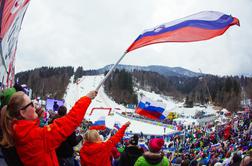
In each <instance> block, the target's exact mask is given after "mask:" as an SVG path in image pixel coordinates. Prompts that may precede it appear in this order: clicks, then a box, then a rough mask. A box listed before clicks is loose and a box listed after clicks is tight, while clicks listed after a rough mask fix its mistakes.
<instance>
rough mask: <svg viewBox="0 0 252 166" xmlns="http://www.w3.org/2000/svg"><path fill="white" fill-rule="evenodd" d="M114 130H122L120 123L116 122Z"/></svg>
mask: <svg viewBox="0 0 252 166" xmlns="http://www.w3.org/2000/svg"><path fill="white" fill-rule="evenodd" d="M114 128H115V129H116V130H119V129H120V128H121V124H120V122H115V124H114Z"/></svg>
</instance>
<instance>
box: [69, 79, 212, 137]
mask: <svg viewBox="0 0 252 166" xmlns="http://www.w3.org/2000/svg"><path fill="white" fill-rule="evenodd" d="M103 78H104V75H96V76H83V77H82V78H81V79H79V80H78V81H77V82H78V83H73V78H72V79H71V82H70V83H69V85H68V88H67V91H66V94H65V96H64V99H65V105H66V106H67V108H68V110H69V109H71V107H72V106H73V105H74V103H75V102H76V101H77V100H78V99H79V98H80V97H82V96H84V95H85V94H87V93H88V92H89V91H90V90H94V89H95V88H96V86H97V85H98V84H99V82H100V81H101V80H102V79H103ZM137 91H138V93H137V94H140V93H141V94H143V95H144V96H147V97H149V98H151V99H153V100H159V101H162V102H164V103H166V104H167V106H166V114H167V115H168V113H169V112H171V111H172V112H176V113H179V114H181V115H186V116H184V117H183V118H178V119H177V120H176V121H177V122H178V123H183V124H185V125H186V124H187V125H190V124H192V123H194V124H197V121H196V119H193V118H192V116H193V115H194V114H195V113H196V111H201V110H204V111H205V112H206V113H208V114H213V113H215V110H214V109H213V108H212V107H210V106H209V107H207V108H201V107H193V108H184V107H183V106H182V103H177V102H175V101H173V100H172V99H171V98H169V97H167V96H161V95H159V94H155V93H151V92H147V91H144V90H141V89H139V90H137ZM138 99H140V96H138ZM92 110H93V112H92ZM110 110H111V112H110V115H108V114H109V111H110ZM91 112H92V113H91ZM121 112H134V110H133V109H128V108H126V107H124V106H123V105H120V104H117V103H116V102H115V101H113V100H112V99H111V98H110V97H109V96H107V95H106V93H105V92H104V88H103V87H101V88H100V90H99V92H98V95H97V97H96V98H95V99H94V100H93V101H92V103H91V105H90V106H89V108H88V110H87V112H86V115H85V119H87V120H90V121H92V122H94V121H95V120H97V119H98V118H99V117H101V116H105V123H106V127H108V128H113V125H114V123H115V122H116V123H119V124H121V125H122V124H124V123H125V122H127V121H130V122H131V123H132V125H131V126H130V127H129V128H128V129H127V132H132V133H140V132H142V133H143V134H146V135H164V134H165V135H169V134H173V133H176V132H178V131H176V130H175V129H174V128H172V127H171V126H170V127H169V126H168V127H167V126H165V125H163V124H161V123H159V124H157V123H151V121H147V120H139V119H136V118H132V117H127V116H123V115H122V114H120V113H121ZM90 113H91V114H90Z"/></svg>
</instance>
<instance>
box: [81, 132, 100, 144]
mask: <svg viewBox="0 0 252 166" xmlns="http://www.w3.org/2000/svg"><path fill="white" fill-rule="evenodd" d="M84 140H85V141H86V142H98V141H100V140H101V138H100V135H99V133H98V132H97V131H96V130H88V131H87V132H86V133H85V134H84Z"/></svg>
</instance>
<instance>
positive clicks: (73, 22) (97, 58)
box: [16, 0, 252, 75]
mask: <svg viewBox="0 0 252 166" xmlns="http://www.w3.org/2000/svg"><path fill="white" fill-rule="evenodd" d="M203 10H216V11H220V12H223V13H226V14H232V15H233V16H236V17H238V18H239V19H240V22H241V27H237V26H235V27H231V28H230V29H229V30H228V31H227V32H226V33H225V34H224V35H222V36H220V37H218V38H215V39H211V40H209V41H203V42H196V43H179V44H178V43H165V44H156V45H151V46H148V47H144V48H140V49H138V50H135V51H133V52H131V53H129V54H128V55H127V56H126V57H125V58H124V59H123V61H122V63H123V64H132V65H165V66H171V67H173V66H181V67H184V68H187V69H190V70H193V71H196V72H198V69H199V68H201V70H202V71H203V72H204V73H211V74H218V75H224V74H239V73H249V72H250V71H251V69H252V66H251V65H250V64H251V61H252V58H251V53H252V51H251V48H250V44H251V43H252V41H251V40H252V31H251V30H250V29H251V27H252V19H251V18H250V17H251V16H252V1H250V0H243V1H236V0H222V1H219V0H211V1H209V2H206V1H201V0H191V1H188V0H178V1H167V0H159V1H156V0H149V1H146V0H138V1H134V0H128V1H118V0H107V1H86V0H75V1H73V2H72V1H71V2H69V1H67V0H54V1H51V0H43V1H35V0H31V2H30V6H29V7H28V10H27V12H26V15H25V18H24V22H23V25H22V30H21V32H20V36H19V43H18V50H17V55H16V57H17V59H16V71H17V72H18V71H23V70H27V69H31V68H34V67H40V66H66V65H71V66H83V67H84V68H85V69H94V68H99V67H103V66H105V65H107V64H111V63H115V62H116V61H117V59H118V58H119V57H120V56H121V54H122V53H123V52H124V51H125V50H126V49H127V47H128V46H129V45H130V44H131V43H132V42H133V41H134V40H135V38H136V37H137V36H138V35H139V34H140V33H141V32H142V31H143V30H145V29H149V28H152V27H155V26H157V25H159V24H162V23H165V22H168V21H171V20H174V19H178V18H181V17H184V16H187V15H190V14H193V13H197V12H199V11H203Z"/></svg>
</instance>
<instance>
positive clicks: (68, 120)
mask: <svg viewBox="0 0 252 166" xmlns="http://www.w3.org/2000/svg"><path fill="white" fill-rule="evenodd" d="M96 94H97V92H96V91H91V92H89V93H88V94H87V95H86V96H84V97H82V98H80V99H79V100H78V101H77V102H76V103H75V105H74V106H73V108H72V109H71V110H70V111H69V113H68V114H67V115H65V116H63V117H62V118H58V119H56V120H54V122H53V123H52V124H50V125H48V126H45V127H44V128H43V132H44V134H43V135H44V139H45V143H46V144H47V145H46V146H45V147H47V148H48V149H55V148H57V147H58V146H59V145H60V143H61V142H63V141H64V140H66V138H67V137H68V136H69V135H71V134H72V133H73V132H74V130H75V129H76V128H77V127H78V126H79V125H80V124H81V122H82V120H83V117H84V115H85V113H86V111H87V108H88V106H89V105H90V103H91V99H93V98H94V97H95V96H96Z"/></svg>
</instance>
